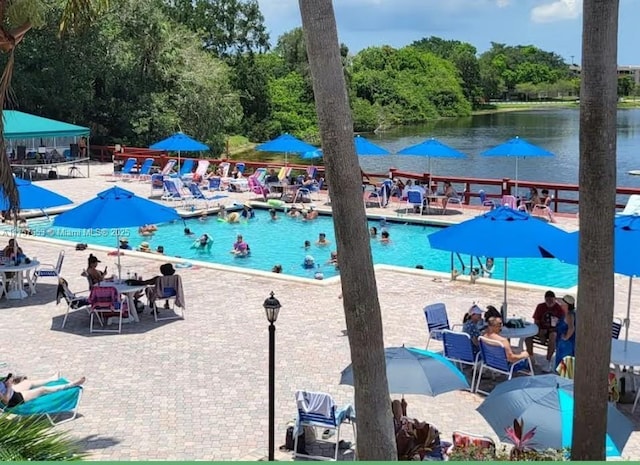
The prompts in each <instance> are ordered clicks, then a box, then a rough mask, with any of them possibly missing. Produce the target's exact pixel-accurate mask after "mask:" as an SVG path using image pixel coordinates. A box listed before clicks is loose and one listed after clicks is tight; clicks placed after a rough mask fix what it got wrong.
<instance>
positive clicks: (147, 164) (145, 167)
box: [138, 158, 153, 179]
mask: <svg viewBox="0 0 640 465" xmlns="http://www.w3.org/2000/svg"><path fill="white" fill-rule="evenodd" d="M152 166H153V158H147V159H146V160H145V161H144V163H143V164H142V166H141V167H140V170H138V179H143V178H144V179H151V167H152Z"/></svg>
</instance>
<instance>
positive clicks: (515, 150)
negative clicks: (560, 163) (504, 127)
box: [481, 137, 554, 194]
mask: <svg viewBox="0 0 640 465" xmlns="http://www.w3.org/2000/svg"><path fill="white" fill-rule="evenodd" d="M481 155H482V156H485V157H513V158H515V159H516V194H517V192H518V159H519V158H520V157H523V158H524V157H553V156H554V155H553V153H551V152H549V151H548V150H545V149H543V148H542V147H538V146H537V145H533V144H532V143H530V142H527V141H526V140H524V139H521V138H519V137H514V138H513V139H511V140H509V141H507V142H505V143H504V144H500V145H497V146H496V147H493V148H492V149H489V150H485V151H484V152H482V154H481Z"/></svg>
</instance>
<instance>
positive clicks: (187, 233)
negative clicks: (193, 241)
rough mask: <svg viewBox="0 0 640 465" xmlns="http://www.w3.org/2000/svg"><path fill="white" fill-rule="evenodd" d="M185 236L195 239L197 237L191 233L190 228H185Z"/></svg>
mask: <svg viewBox="0 0 640 465" xmlns="http://www.w3.org/2000/svg"><path fill="white" fill-rule="evenodd" d="M184 235H185V236H189V237H193V236H195V234H194V233H192V232H191V230H190V229H189V228H184Z"/></svg>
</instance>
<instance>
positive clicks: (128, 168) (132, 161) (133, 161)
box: [113, 158, 136, 178]
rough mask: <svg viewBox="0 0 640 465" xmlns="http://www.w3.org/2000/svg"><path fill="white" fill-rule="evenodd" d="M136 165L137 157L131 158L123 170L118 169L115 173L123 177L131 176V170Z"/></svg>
mask: <svg viewBox="0 0 640 465" xmlns="http://www.w3.org/2000/svg"><path fill="white" fill-rule="evenodd" d="M134 166H136V159H135V158H129V159H128V160H127V161H126V162H125V163H124V166H123V167H122V170H120V171H119V172H118V171H116V172H114V173H113V175H114V176H120V177H123V178H125V177H126V178H128V177H131V170H132V169H133V167H134Z"/></svg>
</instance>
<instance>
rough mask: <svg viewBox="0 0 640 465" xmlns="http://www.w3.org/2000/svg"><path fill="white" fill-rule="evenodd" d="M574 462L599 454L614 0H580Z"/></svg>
mask: <svg viewBox="0 0 640 465" xmlns="http://www.w3.org/2000/svg"><path fill="white" fill-rule="evenodd" d="M583 5H584V6H583V17H584V19H583V29H582V73H581V79H582V83H581V90H580V176H579V181H580V263H579V271H578V277H579V289H578V308H579V312H580V316H579V318H578V320H577V336H576V371H575V393H574V396H575V406H574V413H573V419H574V421H573V424H574V429H573V441H572V448H571V459H572V460H604V459H605V436H606V431H607V394H608V382H607V375H608V372H609V363H610V359H611V322H612V320H613V302H614V274H613V247H614V243H613V237H614V236H613V221H614V216H615V204H616V202H615V200H616V195H615V194H616V190H615V189H616V112H617V108H616V106H617V73H616V68H617V56H618V42H617V37H618V5H619V0H584V4H583Z"/></svg>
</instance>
